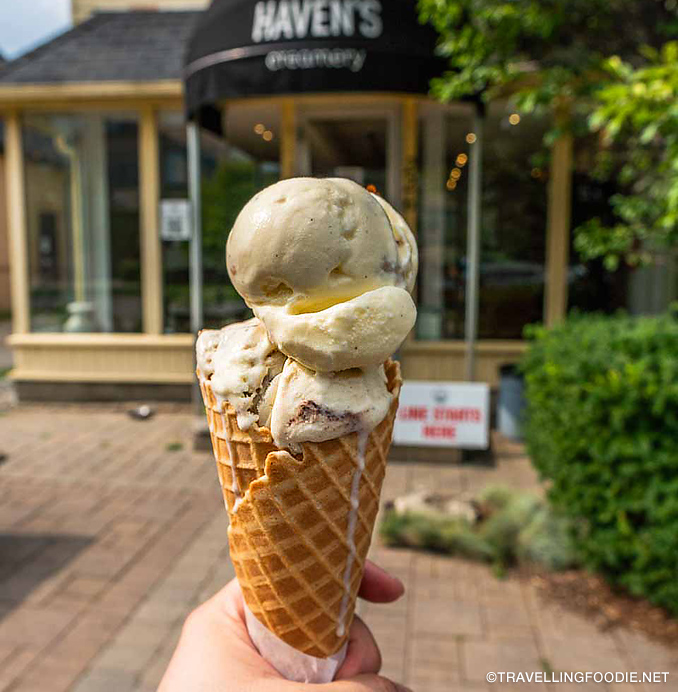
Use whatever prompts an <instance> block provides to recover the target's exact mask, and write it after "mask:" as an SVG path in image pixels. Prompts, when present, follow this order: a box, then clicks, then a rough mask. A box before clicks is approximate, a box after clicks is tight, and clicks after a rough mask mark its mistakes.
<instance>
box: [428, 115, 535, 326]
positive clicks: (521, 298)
mask: <svg viewBox="0 0 678 692" xmlns="http://www.w3.org/2000/svg"><path fill="white" fill-rule="evenodd" d="M484 130H485V131H484V137H483V166H482V205H481V257H480V290H479V299H480V305H479V323H478V336H479V337H480V338H481V339H514V338H515V339H519V338H521V335H522V330H523V327H524V326H525V325H526V324H529V323H530V322H536V321H540V320H541V319H542V314H543V302H544V271H545V269H544V264H545V262H544V258H545V246H546V206H547V192H546V179H547V172H546V165H545V162H544V161H543V158H544V156H543V153H542V152H543V149H542V137H543V135H544V132H545V125H544V123H542V122H540V121H538V120H537V119H533V118H522V119H520V118H517V117H515V116H514V115H513V114H512V113H511V112H510V111H508V110H507V109H506V106H505V105H502V104H493V105H492V106H491V107H490V108H489V110H488V113H487V116H486V118H485V126H484ZM420 141H421V146H420V164H419V165H420V171H421V175H420V190H419V200H420V201H419V239H418V240H419V252H420V271H419V282H418V301H419V317H418V320H417V336H418V338H420V339H461V338H463V337H464V330H465V308H466V305H465V301H466V296H465V289H466V261H467V258H466V235H467V223H468V219H467V214H468V192H469V188H468V171H469V164H470V162H471V160H472V157H473V156H474V154H475V151H476V149H475V143H476V141H477V134H476V133H475V132H473V108H472V107H471V106H470V105H465V104H454V105H451V106H448V107H443V106H436V105H429V106H427V107H425V109H424V110H423V113H422V119H421V130H420Z"/></svg>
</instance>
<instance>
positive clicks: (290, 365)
mask: <svg viewBox="0 0 678 692" xmlns="http://www.w3.org/2000/svg"><path fill="white" fill-rule="evenodd" d="M276 380H277V382H276V393H275V398H274V403H273V406H272V409H271V417H270V421H269V422H268V427H269V428H270V430H271V434H272V436H273V439H274V441H275V443H276V445H278V447H281V448H289V449H291V450H292V451H298V450H299V449H300V444H301V443H302V442H323V441H324V440H332V439H335V438H338V437H343V436H344V435H350V434H351V433H353V432H358V431H361V430H372V429H374V428H376V427H377V425H378V424H379V423H380V422H381V421H382V420H384V417H385V416H386V414H387V413H388V409H389V407H390V406H391V401H392V400H393V396H392V395H391V393H390V392H389V391H388V388H387V386H386V375H385V373H384V366H383V365H380V366H378V367H375V368H368V369H365V370H360V369H357V368H356V369H352V370H343V371H342V372H337V373H320V372H314V371H313V370H308V369H307V368H305V367H304V366H303V365H300V364H299V363H297V362H296V361H294V360H292V359H291V358H288V359H287V362H286V363H285V367H284V368H283V371H282V373H281V374H280V376H279V377H278V378H276Z"/></svg>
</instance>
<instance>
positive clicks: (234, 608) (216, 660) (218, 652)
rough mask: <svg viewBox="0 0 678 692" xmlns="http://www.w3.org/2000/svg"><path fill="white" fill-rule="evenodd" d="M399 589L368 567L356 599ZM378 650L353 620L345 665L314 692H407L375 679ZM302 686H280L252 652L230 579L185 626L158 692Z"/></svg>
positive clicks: (381, 599) (286, 691)
mask: <svg viewBox="0 0 678 692" xmlns="http://www.w3.org/2000/svg"><path fill="white" fill-rule="evenodd" d="M404 591H405V588H404V587H403V585H402V582H401V581H400V580H399V579H396V578H395V577H393V576H391V575H390V574H388V573H387V572H385V571H384V570H382V569H381V568H380V567H377V566H376V565H375V564H374V563H372V562H369V561H368V562H367V563H366V565H365V574H364V575H363V581H362V584H361V585H360V591H359V592H358V595H359V596H360V597H361V598H364V599H365V600H367V601H371V602H372V603H391V602H392V601H396V600H398V599H399V598H400V597H401V596H402V595H403V593H404ZM380 669H381V654H380V653H379V647H378V646H377V643H376V642H375V640H374V637H373V636H372V633H371V632H370V630H369V629H368V627H367V625H365V623H364V622H363V621H362V620H361V619H360V618H359V617H357V616H356V617H355V618H354V619H353V624H352V626H351V629H350V631H349V639H348V649H347V652H346V660H345V661H344V663H343V664H342V665H341V667H340V668H339V670H338V671H337V675H336V680H335V681H334V682H331V683H328V684H326V685H315V686H314V689H315V690H317V692H410V691H408V689H407V688H405V687H403V686H402V685H398V684H397V683H394V682H391V681H390V680H387V679H386V678H384V677H381V676H379V675H378V673H379V670H380ZM307 690H308V686H307V685H305V684H303V683H296V682H289V681H288V680H284V679H283V678H282V677H281V675H280V673H278V671H277V670H275V668H273V666H271V665H270V664H269V663H268V662H267V661H265V660H264V659H263V658H262V657H261V655H260V654H259V652H258V651H257V650H256V648H255V647H254V645H253V644H252V642H251V640H250V636H249V634H248V633H247V627H246V625H245V610H244V603H243V598H242V593H241V591H240V587H239V586H238V582H237V581H236V580H235V579H233V580H232V581H231V582H229V583H228V584H227V585H226V586H225V587H224V588H223V589H222V590H221V591H219V593H217V594H216V595H215V596H213V597H212V598H211V599H210V600H209V601H207V602H206V603H203V604H202V605H201V606H199V607H198V608H197V609H196V610H194V611H193V612H192V613H191V614H190V615H189V616H188V619H187V620H186V623H185V624H184V628H183V630H182V633H181V638H180V639H179V644H178V645H177V648H176V651H175V652H174V655H173V656H172V660H171V661H170V664H169V666H168V668H167V670H166V671H165V675H164V677H163V679H162V682H161V683H160V687H159V688H158V692H302V691H304V692H306V691H307Z"/></svg>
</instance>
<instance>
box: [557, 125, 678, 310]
mask: <svg viewBox="0 0 678 692" xmlns="http://www.w3.org/2000/svg"><path fill="white" fill-rule="evenodd" d="M597 147H598V142H597V140H596V138H594V137H586V138H580V139H577V140H576V141H575V150H574V172H573V177H572V229H573V231H574V229H575V228H577V227H578V226H580V225H581V224H582V223H584V222H585V221H587V220H589V219H592V218H594V217H598V218H600V219H601V221H602V222H603V223H604V224H609V225H613V224H614V223H615V221H616V220H615V217H614V214H613V213H612V207H611V205H610V198H611V197H612V196H613V195H615V194H617V193H618V192H620V189H619V187H618V186H617V184H616V182H615V181H614V179H611V180H607V181H601V180H600V179H598V178H596V177H595V176H594V175H593V167H594V157H595V154H596V149H597ZM571 235H572V241H573V240H574V232H573V233H572V234H571ZM676 299H678V264H677V262H676V257H675V255H673V254H671V253H670V252H667V251H666V250H663V251H660V252H657V253H653V256H652V263H651V264H650V265H649V266H645V267H636V268H633V267H629V266H628V265H625V264H623V263H622V264H621V265H620V266H619V268H618V269H617V270H616V271H613V272H611V271H608V270H607V269H605V267H604V266H603V262H602V261H601V260H593V261H585V260H583V259H582V258H581V257H580V256H579V254H578V253H577V251H576V250H575V248H574V243H573V242H572V245H571V247H570V267H569V272H568V307H569V309H570V310H573V309H574V310H577V311H579V312H604V313H614V312H616V311H618V310H625V311H627V312H629V313H630V314H632V315H652V314H659V313H662V312H665V311H666V310H667V309H668V307H669V305H670V304H671V302H672V301H675V300H676Z"/></svg>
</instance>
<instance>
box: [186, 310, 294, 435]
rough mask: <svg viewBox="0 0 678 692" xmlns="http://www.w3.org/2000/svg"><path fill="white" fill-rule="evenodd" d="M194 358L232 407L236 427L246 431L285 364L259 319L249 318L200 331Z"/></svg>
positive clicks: (219, 395)
mask: <svg viewBox="0 0 678 692" xmlns="http://www.w3.org/2000/svg"><path fill="white" fill-rule="evenodd" d="M196 358H197V365H198V369H199V370H200V372H201V373H202V375H203V377H209V378H210V379H211V381H212V389H213V391H214V392H215V394H216V395H217V397H219V399H220V400H221V401H222V402H223V403H229V404H230V405H231V406H232V407H233V408H234V409H235V411H236V414H237V417H238V426H239V427H240V428H241V429H242V430H248V429H249V428H251V427H252V426H253V425H255V424H256V423H258V422H259V411H258V408H259V403H260V401H261V399H262V398H263V396H264V394H265V393H266V389H267V387H268V385H269V383H270V382H271V381H272V380H273V379H274V378H275V376H276V375H278V374H279V373H281V372H282V369H283V365H284V363H285V356H284V355H283V354H282V353H280V351H278V350H277V349H276V348H275V347H274V346H273V344H271V342H270V341H269V339H268V336H267V335H266V330H265V329H264V327H263V325H262V324H261V322H259V320H258V319H256V318H253V319H251V320H247V321H246V322H238V323H237V324H229V325H227V326H226V327H224V328H223V329H219V330H216V329H205V330H203V331H202V332H200V334H199V335H198V340H197V343H196Z"/></svg>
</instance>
